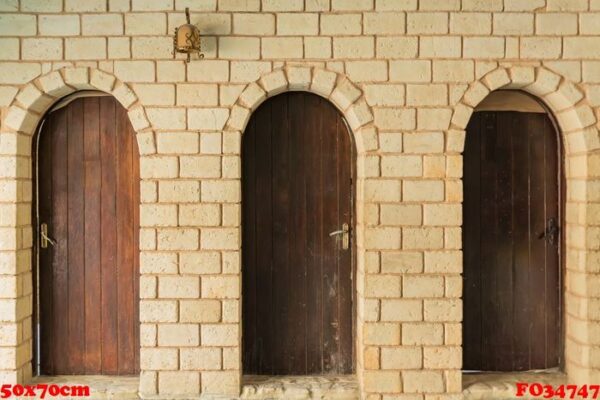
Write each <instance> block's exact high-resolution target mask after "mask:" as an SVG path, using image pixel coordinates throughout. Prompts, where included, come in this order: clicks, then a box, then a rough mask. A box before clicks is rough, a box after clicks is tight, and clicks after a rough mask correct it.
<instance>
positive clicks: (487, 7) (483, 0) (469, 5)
mask: <svg viewBox="0 0 600 400" xmlns="http://www.w3.org/2000/svg"><path fill="white" fill-rule="evenodd" d="M502 8H503V0H463V4H462V9H463V11H502Z"/></svg>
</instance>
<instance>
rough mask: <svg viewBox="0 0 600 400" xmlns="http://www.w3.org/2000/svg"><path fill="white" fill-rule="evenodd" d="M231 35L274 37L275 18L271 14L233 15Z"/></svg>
mask: <svg viewBox="0 0 600 400" xmlns="http://www.w3.org/2000/svg"><path fill="white" fill-rule="evenodd" d="M233 33H234V34H236V35H255V36H262V35H274V34H275V16H274V15H272V14H233Z"/></svg>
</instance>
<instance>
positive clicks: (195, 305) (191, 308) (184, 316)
mask: <svg viewBox="0 0 600 400" xmlns="http://www.w3.org/2000/svg"><path fill="white" fill-rule="evenodd" d="M220 319H221V302H220V301H219V300H207V299H201V300H181V301H180V302H179V320H180V321H181V322H196V323H205V322H219V321H220Z"/></svg>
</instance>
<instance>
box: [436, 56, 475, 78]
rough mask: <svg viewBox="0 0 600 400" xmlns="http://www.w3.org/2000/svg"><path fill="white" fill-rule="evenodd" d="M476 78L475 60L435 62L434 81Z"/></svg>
mask: <svg viewBox="0 0 600 400" xmlns="http://www.w3.org/2000/svg"><path fill="white" fill-rule="evenodd" d="M473 79H475V65H474V63H473V61H468V60H460V61H458V60H455V61H454V60H453V61H434V62H433V81H434V82H452V83H455V82H469V83H470V82H472V81H473Z"/></svg>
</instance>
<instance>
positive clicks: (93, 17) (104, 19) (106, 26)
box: [81, 14, 123, 36]
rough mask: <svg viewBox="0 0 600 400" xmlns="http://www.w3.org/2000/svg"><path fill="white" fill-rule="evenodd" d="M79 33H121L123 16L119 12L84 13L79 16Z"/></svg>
mask: <svg viewBox="0 0 600 400" xmlns="http://www.w3.org/2000/svg"><path fill="white" fill-rule="evenodd" d="M81 33H82V34H83V35H84V36H85V35H88V36H111V35H122V34H123V17H122V16H121V15H120V14H84V15H82V16H81Z"/></svg>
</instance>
